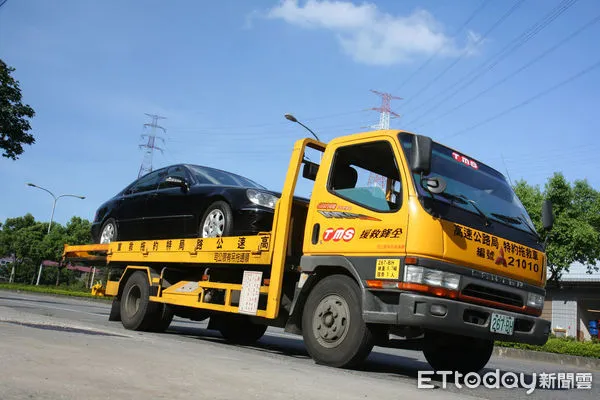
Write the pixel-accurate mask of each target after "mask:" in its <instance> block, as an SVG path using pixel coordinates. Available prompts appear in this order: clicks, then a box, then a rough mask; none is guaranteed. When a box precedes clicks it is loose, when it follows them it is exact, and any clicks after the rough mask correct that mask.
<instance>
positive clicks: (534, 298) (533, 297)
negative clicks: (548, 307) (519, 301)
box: [527, 293, 544, 308]
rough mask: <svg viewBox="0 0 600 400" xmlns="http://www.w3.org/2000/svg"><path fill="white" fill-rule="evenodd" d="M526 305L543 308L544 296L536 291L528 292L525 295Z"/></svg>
mask: <svg viewBox="0 0 600 400" xmlns="http://www.w3.org/2000/svg"><path fill="white" fill-rule="evenodd" d="M527 305H528V306H529V307H533V308H543V307H544V296H542V295H541V294H536V293H529V294H528V295H527Z"/></svg>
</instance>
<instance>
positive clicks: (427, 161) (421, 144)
mask: <svg viewBox="0 0 600 400" xmlns="http://www.w3.org/2000/svg"><path fill="white" fill-rule="evenodd" d="M432 144H433V141H432V140H431V138H430V137H427V136H423V135H415V136H414V137H413V145H412V149H411V151H412V154H411V155H412V162H411V166H410V169H411V170H412V172H414V173H417V174H423V175H428V174H429V171H431V148H432Z"/></svg>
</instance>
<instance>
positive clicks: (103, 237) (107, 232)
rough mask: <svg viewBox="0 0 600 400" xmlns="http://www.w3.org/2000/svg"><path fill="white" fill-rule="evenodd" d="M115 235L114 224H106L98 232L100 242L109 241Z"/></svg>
mask: <svg viewBox="0 0 600 400" xmlns="http://www.w3.org/2000/svg"><path fill="white" fill-rule="evenodd" d="M114 236H115V226H114V225H113V224H108V225H106V226H105V227H104V229H102V233H101V234H100V243H110V242H111V241H113V239H114Z"/></svg>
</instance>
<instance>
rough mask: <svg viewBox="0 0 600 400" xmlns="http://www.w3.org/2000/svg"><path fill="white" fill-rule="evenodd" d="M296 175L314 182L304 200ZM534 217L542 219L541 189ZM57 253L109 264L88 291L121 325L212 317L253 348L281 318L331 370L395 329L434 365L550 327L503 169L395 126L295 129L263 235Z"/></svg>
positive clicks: (457, 365)
mask: <svg viewBox="0 0 600 400" xmlns="http://www.w3.org/2000/svg"><path fill="white" fill-rule="evenodd" d="M311 132H312V131H311ZM308 149H311V150H310V151H312V152H317V153H318V154H319V156H320V161H319V162H315V161H313V160H309V159H308V158H307V157H306V156H305V154H306V151H307V150H308ZM313 159H314V158H313ZM300 177H302V178H303V179H307V180H308V181H309V183H311V184H312V185H313V187H312V194H311V197H310V200H309V201H306V202H303V201H300V200H298V199H297V198H296V197H294V192H295V189H296V186H297V183H298V180H299V179H300ZM310 181H312V182H310ZM542 220H543V224H544V229H551V227H552V223H553V215H552V205H551V203H550V202H548V201H546V202H545V203H544V207H543V210H542ZM62 261H63V263H68V262H79V263H86V264H88V265H96V266H103V267H108V270H109V278H108V280H107V282H106V284H105V286H104V287H103V288H102V290H101V291H102V292H103V293H104V294H105V295H106V296H114V300H113V306H112V309H111V315H110V319H111V320H120V321H121V322H122V324H123V326H124V327H125V328H127V329H132V330H141V331H154V332H160V331H164V330H166V329H167V328H168V326H169V324H170V323H171V320H172V318H173V316H174V315H176V316H179V317H183V318H189V319H191V320H196V321H202V320H204V319H207V318H210V320H209V325H208V328H209V329H216V330H219V331H220V332H221V334H222V335H223V336H224V337H225V338H226V339H227V340H228V341H231V342H234V343H240V344H251V343H253V342H255V341H257V340H258V339H260V338H261V337H262V335H263V334H264V333H265V331H266V329H267V326H275V327H281V328H284V329H285V331H286V332H292V333H296V334H301V335H302V337H303V340H304V343H305V345H306V348H307V350H308V352H309V354H310V356H311V357H312V358H313V359H314V360H315V361H316V362H317V363H320V364H325V365H329V366H334V367H351V366H355V365H356V364H358V363H360V362H361V361H363V360H364V359H365V358H366V357H367V356H368V355H369V353H370V352H371V350H372V348H373V346H374V345H380V346H386V345H391V344H392V342H396V341H397V339H398V338H403V339H416V340H419V341H420V342H421V344H422V347H421V348H422V350H423V353H424V355H425V357H426V359H427V360H428V362H429V363H430V364H431V366H432V367H433V368H434V369H436V370H451V371H461V372H470V371H478V370H480V369H481V368H483V367H484V366H485V365H486V364H487V362H488V361H489V358H490V356H491V354H492V350H493V346H494V341H495V340H505V341H512V342H522V343H530V344H543V343H545V342H546V341H547V338H548V335H549V333H550V323H549V321H546V320H544V319H542V318H540V315H541V312H542V308H543V305H544V296H545V289H544V287H545V283H546V256H545V243H543V242H542V240H541V239H540V236H539V235H538V233H537V232H536V230H535V228H534V226H533V223H532V222H531V220H530V217H529V216H528V215H527V212H526V211H525V209H524V207H523V206H522V204H521V202H520V201H519V199H518V198H517V196H516V195H515V193H514V192H513V190H512V188H511V187H510V185H509V184H508V183H507V181H506V179H505V178H504V176H503V175H502V174H501V173H499V172H498V171H496V170H494V169H492V168H491V167H489V166H487V165H485V164H484V163H482V162H480V161H478V160H475V159H473V158H471V157H468V156H467V155H465V154H462V153H461V152H459V151H457V150H454V149H451V148H448V147H446V146H444V145H442V144H439V143H436V142H434V141H433V140H432V139H431V138H429V137H426V136H422V135H415V134H412V133H409V132H405V131H398V130H377V131H371V132H364V133H357V134H352V135H347V136H342V137H338V138H336V139H334V140H332V141H331V142H329V143H327V144H325V143H323V142H321V141H319V140H314V139H311V138H304V139H301V140H298V141H297V142H296V143H295V145H294V148H293V151H292V154H291V158H290V162H289V167H288V170H287V175H286V179H285V182H284V185H283V190H282V192H281V197H280V198H279V200H278V202H277V204H276V207H275V211H274V219H273V224H272V229H271V230H270V231H268V232H261V233H259V234H258V235H255V236H245V237H241V236H239V237H238V236H231V237H216V238H184V239H180V238H172V239H165V240H136V241H115V242H111V243H108V244H97V245H65V248H64V253H63V260H62ZM96 290H98V288H96ZM391 337H392V338H394V337H395V338H396V339H394V340H392V339H390V338H391Z"/></svg>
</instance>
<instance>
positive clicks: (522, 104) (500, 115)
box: [443, 61, 600, 139]
mask: <svg viewBox="0 0 600 400" xmlns="http://www.w3.org/2000/svg"><path fill="white" fill-rule="evenodd" d="M598 67H600V61H597V62H596V63H594V64H592V65H590V66H589V67H587V68H585V69H583V70H581V71H579V72H578V73H577V74H575V75H573V76H571V77H570V78H568V79H566V80H564V81H562V82H560V83H558V84H556V85H554V86H551V87H550V88H548V89H546V90H543V91H541V92H539V93H538V94H536V95H535V96H532V97H530V98H528V99H527V100H525V101H523V102H521V103H519V104H517V105H515V106H512V107H510V108H508V109H506V110H504V111H502V112H500V113H498V114H496V115H494V116H492V117H489V118H487V119H485V120H483V121H481V122H478V123H476V124H474V125H471V126H470V127H468V128H465V129H462V130H460V131H458V132H455V133H453V134H451V135H448V136H445V137H444V138H443V139H449V138H453V137H456V136H458V135H461V134H463V133H465V132H468V131H470V130H473V129H475V128H478V127H480V126H481V125H484V124H487V123H488V122H491V121H493V120H495V119H498V118H500V117H502V116H504V115H506V114H508V113H510V112H512V111H514V110H516V109H518V108H521V107H523V106H526V105H527V104H529V103H531V102H533V101H535V100H537V99H539V98H540V97H543V96H545V95H547V94H549V93H551V92H553V91H555V90H556V89H558V88H560V87H562V86H564V85H566V84H567V83H570V82H572V81H574V80H576V79H578V78H581V77H582V76H583V75H585V74H587V73H589V72H591V71H593V70H594V69H596V68H598Z"/></svg>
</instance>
